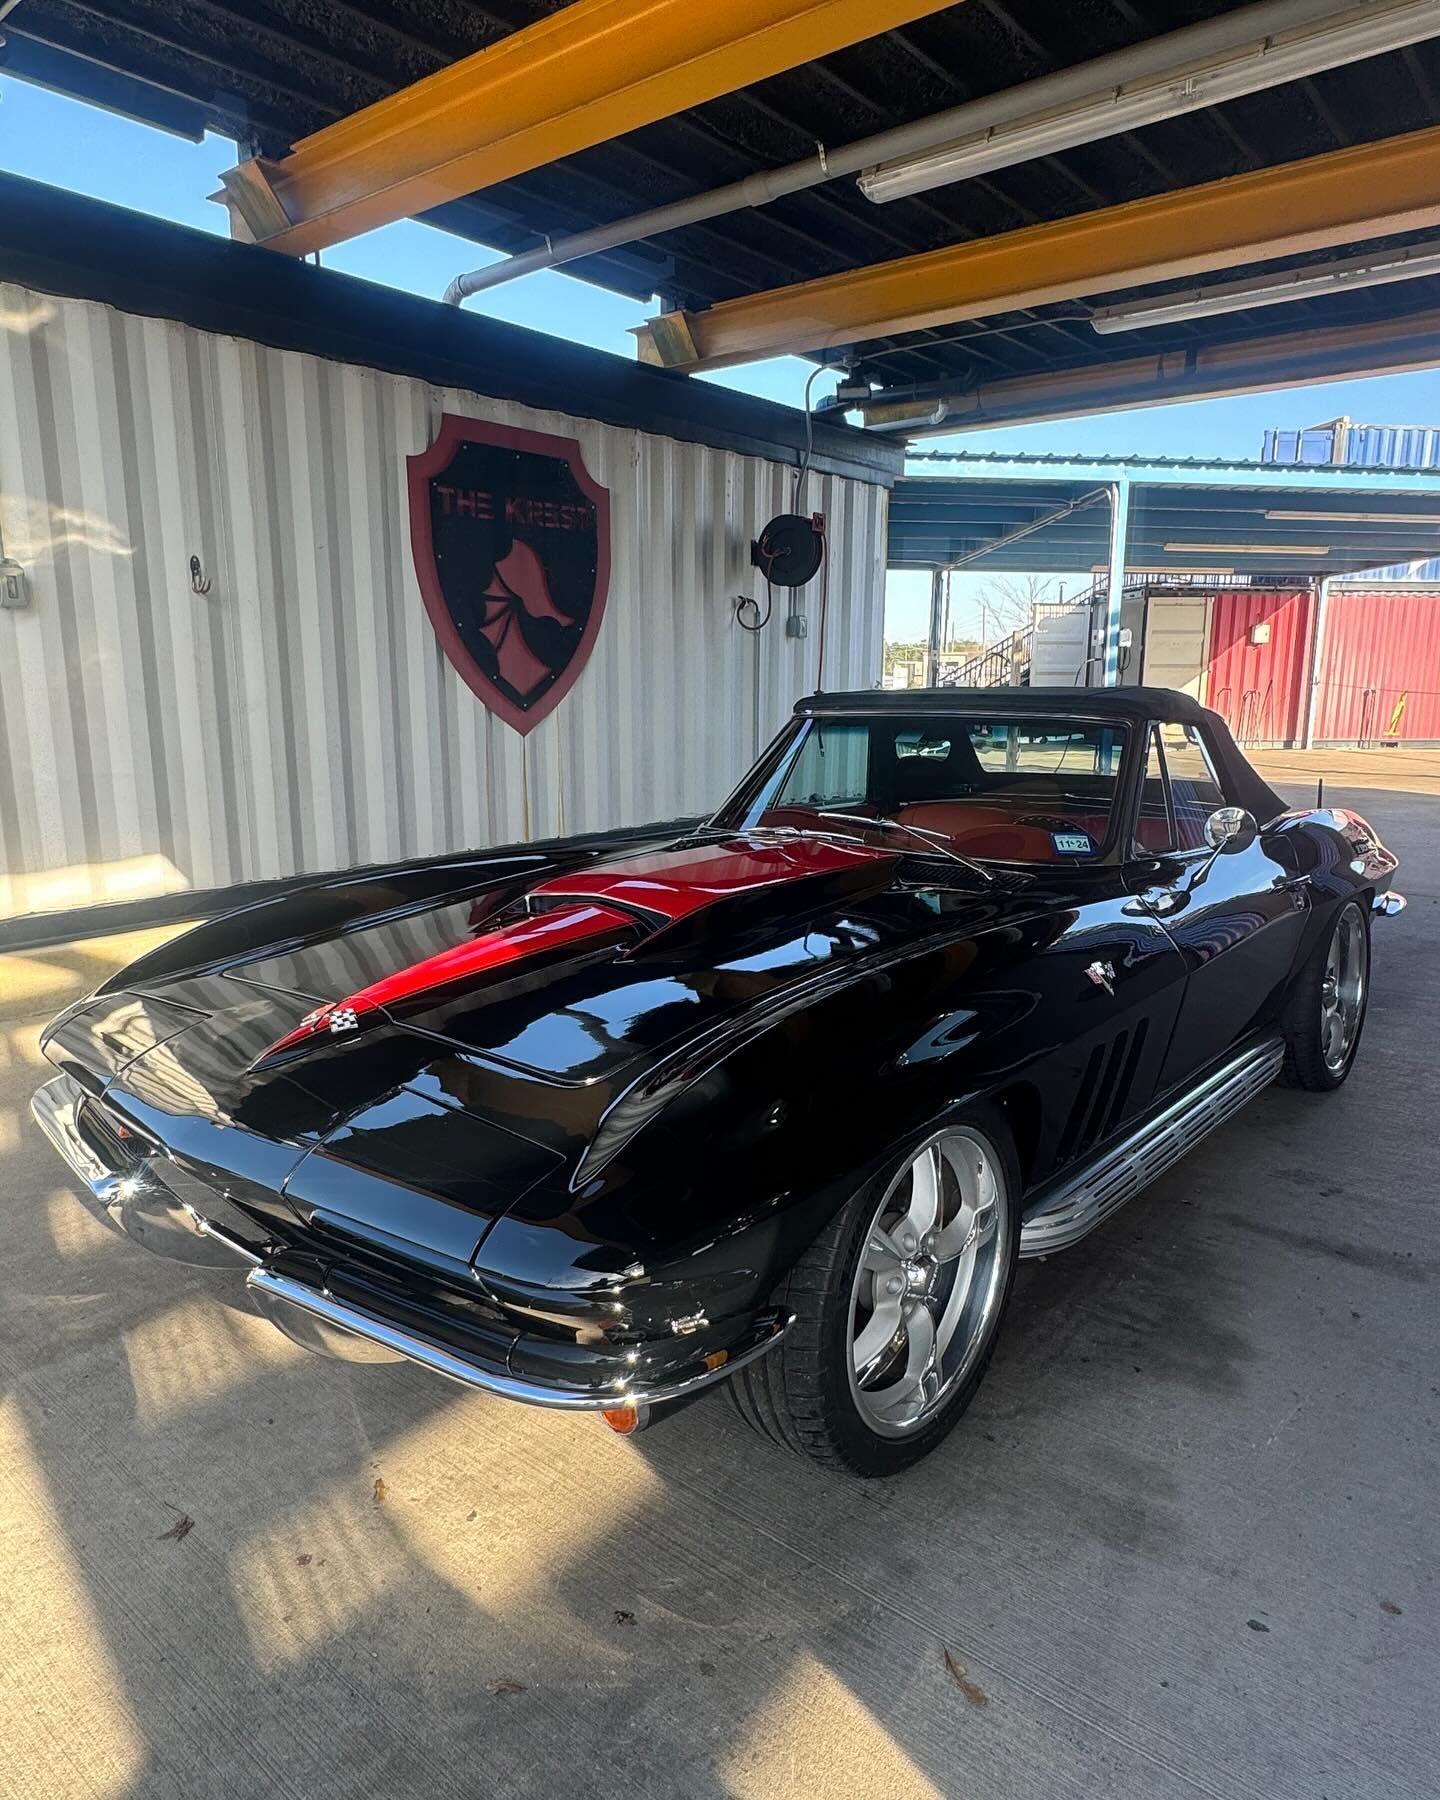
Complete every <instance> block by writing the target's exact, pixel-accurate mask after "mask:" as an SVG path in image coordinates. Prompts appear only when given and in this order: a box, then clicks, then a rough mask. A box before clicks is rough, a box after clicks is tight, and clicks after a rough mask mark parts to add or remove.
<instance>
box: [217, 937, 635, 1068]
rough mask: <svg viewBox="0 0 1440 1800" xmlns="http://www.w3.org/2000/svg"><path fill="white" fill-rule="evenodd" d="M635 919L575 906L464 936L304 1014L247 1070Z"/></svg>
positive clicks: (261, 1066) (585, 940) (260, 1066)
mask: <svg viewBox="0 0 1440 1800" xmlns="http://www.w3.org/2000/svg"><path fill="white" fill-rule="evenodd" d="M634 925H635V920H634V919H633V917H631V916H630V915H629V914H627V913H622V912H619V911H617V910H616V909H615V908H614V907H609V906H597V905H594V904H581V903H577V904H576V905H574V906H558V907H555V908H554V909H553V910H552V911H550V912H545V913H538V914H536V915H535V916H533V917H531V918H525V919H520V920H517V921H516V922H515V923H514V924H512V925H503V926H501V927H500V928H499V930H497V931H487V932H484V933H482V934H481V936H479V937H475V938H469V939H467V940H466V941H465V942H464V943H463V944H456V945H455V946H454V947H453V948H452V949H449V950H441V951H440V952H439V953H438V954H437V955H435V956H427V957H426V958H425V959H424V961H423V962H418V963H412V964H411V965H410V966H409V967H408V968H405V969H397V970H396V971H395V973H394V974H393V975H385V976H383V977H382V978H381V979H380V980H379V981H375V982H372V983H371V984H370V986H369V987H365V988H361V989H360V990H359V992H358V993H354V994H351V995H350V996H349V997H348V998H347V999H344V1000H334V1001H330V1002H329V1003H327V1004H326V1005H324V1006H317V1007H316V1009H315V1010H314V1012H310V1013H306V1015H305V1017H304V1018H303V1019H302V1020H301V1021H300V1023H299V1024H298V1025H297V1026H296V1027H295V1029H294V1031H291V1032H288V1033H287V1034H286V1035H285V1036H284V1037H282V1038H280V1039H278V1040H277V1041H276V1042H275V1043H273V1044H272V1045H271V1046H270V1048H269V1049H268V1050H266V1051H264V1052H263V1053H262V1054H261V1055H260V1056H257V1057H256V1059H255V1061H254V1062H253V1063H252V1064H251V1065H250V1066H251V1068H252V1069H259V1068H263V1067H265V1066H267V1065H268V1064H269V1063H271V1062H273V1061H275V1060H276V1059H277V1058H280V1057H284V1056H286V1055H288V1054H289V1052H291V1051H292V1050H298V1049H301V1048H303V1047H304V1046H306V1045H309V1044H313V1043H314V1042H315V1041H316V1040H317V1039H320V1038H325V1037H343V1036H345V1035H347V1034H348V1033H350V1032H352V1031H358V1030H359V1029H360V1028H361V1026H362V1025H363V1024H364V1022H365V1021H366V1019H367V1018H369V1017H372V1016H374V1015H375V1014H378V1013H380V1012H381V1011H382V1010H383V1009H384V1008H385V1007H387V1006H392V1005H395V1004H396V1003H397V1002H399V1001H401V1000H410V999H413V998H414V997H415V996H416V995H417V994H428V993H432V992H434V991H435V990H436V989H438V988H444V987H449V986H451V985H452V984H454V983H455V982H459V981H470V980H473V979H474V978H475V977H476V976H477V975H488V974H489V973H490V972H491V971H492V970H495V969H502V968H505V967H506V966H507V965H508V964H510V963H517V962H522V961H525V960H527V959H529V958H531V957H537V956H545V955H548V954H549V953H550V952H552V951H556V950H568V949H571V948H573V947H574V946H576V945H580V944H583V943H585V942H587V941H588V940H589V939H591V938H604V937H614V936H615V935H617V934H618V933H621V932H625V931H628V930H633V929H634Z"/></svg>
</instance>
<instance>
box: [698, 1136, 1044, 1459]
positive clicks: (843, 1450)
mask: <svg viewBox="0 0 1440 1800" xmlns="http://www.w3.org/2000/svg"><path fill="white" fill-rule="evenodd" d="M957 1129H958V1130H962V1131H963V1132H965V1133H968V1134H970V1135H971V1136H973V1137H975V1138H977V1139H979V1140H980V1142H981V1144H982V1146H983V1147H984V1149H985V1150H986V1151H987V1152H988V1153H989V1155H990V1156H991V1158H992V1161H993V1163H994V1166H995V1168H996V1171H997V1174H998V1176H999V1177H1000V1178H1001V1179H998V1180H997V1183H996V1185H997V1188H998V1189H1001V1190H1002V1191H1001V1192H1000V1193H999V1197H998V1203H997V1204H998V1208H999V1223H998V1225H997V1230H998V1231H999V1232H1001V1233H1002V1234H1003V1235H1002V1237H1001V1239H1000V1242H999V1247H997V1250H996V1252H995V1261H996V1265H997V1286H996V1287H995V1289H994V1290H992V1291H993V1292H994V1293H995V1295H996V1296H997V1297H996V1299H995V1300H994V1301H993V1302H992V1303H991V1304H992V1306H993V1310H992V1311H990V1312H989V1313H988V1314H987V1316H986V1318H985V1319H984V1320H983V1321H982V1333H981V1335H980V1337H979V1338H977V1340H976V1341H977V1342H978V1351H976V1352H973V1353H972V1354H973V1361H972V1362H971V1363H970V1366H969V1368H968V1371H967V1372H966V1373H965V1375H964V1378H963V1380H961V1381H959V1382H958V1384H957V1385H956V1387H955V1388H954V1390H953V1391H952V1392H951V1393H950V1394H948V1395H947V1396H946V1398H945V1399H944V1401H943V1403H942V1404H940V1405H939V1406H938V1407H937V1408H936V1410H935V1412H934V1414H933V1415H932V1416H931V1417H929V1418H927V1419H924V1420H922V1421H921V1422H920V1423H919V1424H917V1425H916V1427H915V1428H914V1429H913V1431H910V1432H908V1433H907V1434H906V1435H904V1436H898V1437H897V1436H882V1435H880V1434H879V1433H878V1432H877V1431H876V1430H875V1429H873V1428H872V1427H871V1425H870V1423H869V1422H868V1420H867V1418H866V1416H865V1414H864V1413H863V1412H862V1410H861V1408H860V1405H859V1403H858V1402H857V1399H856V1397H855V1394H854V1393H853V1392H852V1383H851V1337H850V1331H851V1322H852V1321H851V1293H852V1287H853V1286H854V1283H855V1280H856V1271H857V1266H858V1264H859V1261H860V1257H861V1254H862V1252H863V1250H864V1248H865V1245H866V1243H867V1241H868V1240H869V1237H870V1231H871V1226H872V1223H873V1222H874V1221H875V1218H876V1212H877V1208H878V1207H879V1206H880V1205H881V1202H882V1200H883V1199H884V1197H885V1195H886V1194H887V1192H888V1191H889V1190H890V1189H891V1187H892V1186H893V1184H894V1182H895V1180H896V1179H897V1176H902V1175H903V1171H904V1170H905V1169H907V1168H908V1167H909V1165H910V1162H911V1160H912V1157H913V1155H914V1152H915V1149H916V1148H918V1147H919V1146H914V1147H912V1148H910V1149H906V1150H905V1151H903V1152H899V1151H897V1153H896V1156H895V1158H894V1160H893V1161H892V1162H891V1163H890V1164H889V1165H888V1167H887V1169H886V1170H885V1172H884V1173H883V1174H882V1175H881V1176H879V1177H878V1178H877V1179H876V1180H874V1181H872V1182H869V1183H867V1184H866V1186H865V1187H864V1188H862V1189H861V1190H860V1192H859V1193H857V1194H856V1195H855V1196H854V1198H853V1199H852V1200H851V1201H850V1202H849V1204H848V1205H847V1206H845V1207H844V1208H843V1209H842V1210H841V1212H840V1213H839V1215H838V1216H837V1217H836V1218H835V1219H834V1221H833V1222H832V1223H831V1224H830V1225H829V1226H828V1227H827V1228H826V1229H825V1231H823V1232H822V1233H821V1234H820V1236H819V1237H818V1238H817V1239H816V1241H815V1242H814V1243H813V1244H812V1245H811V1246H810V1248H809V1250H808V1251H807V1252H806V1253H805V1255H804V1256H802V1257H801V1259H800V1260H799V1262H798V1263H797V1264H796V1265H795V1267H794V1268H793V1269H792V1270H791V1272H790V1274H789V1276H788V1277H787V1279H786V1280H785V1281H783V1282H782V1283H781V1284H780V1286H779V1287H778V1288H777V1289H776V1291H775V1294H774V1297H773V1303H774V1304H775V1305H778V1306H783V1307H785V1308H787V1309H788V1310H789V1311H790V1312H792V1313H794V1315H795V1323H794V1324H793V1325H792V1326H791V1328H790V1330H789V1332H788V1333H787V1335H786V1337H785V1338H784V1340H783V1341H782V1343H781V1344H780V1345H779V1347H778V1348H777V1349H775V1350H774V1351H772V1352H771V1353H770V1354H769V1355H768V1356H762V1357H761V1358H760V1359H759V1360H758V1361H757V1362H754V1363H752V1364H751V1365H750V1366H749V1367H748V1368H746V1369H743V1370H741V1371H740V1373H739V1374H738V1375H736V1377H735V1379H734V1380H733V1381H731V1382H729V1383H727V1384H726V1385H727V1386H728V1388H729V1391H730V1395H731V1398H732V1399H733V1401H734V1403H735V1406H736V1408H737V1410H738V1411H739V1413H740V1416H741V1418H742V1419H744V1420H745V1422H746V1424H747V1425H749V1426H751V1428H752V1429H753V1430H755V1431H758V1432H759V1433H760V1434H761V1435H762V1436H763V1437H767V1438H769V1439H770V1440H771V1442H772V1443H775V1444H778V1445H780V1446H781V1448H783V1449H786V1450H793V1451H794V1452H796V1453H797V1454H798V1455H802V1456H809V1457H812V1458H813V1459H814V1460H815V1461H816V1462H819V1463H823V1464H825V1465H827V1466H828V1467H830V1468H833V1469H840V1470H843V1471H845V1472H847V1473H849V1474H852V1475H861V1476H878V1475H895V1474H898V1473H899V1472H900V1471H901V1470H902V1469H906V1468H908V1467H909V1466H910V1465H911V1464H912V1463H915V1462H918V1461H919V1459H920V1458H921V1457H922V1456H926V1455H928V1454H929V1453H930V1451H932V1450H933V1449H934V1448H935V1447H936V1445H937V1444H939V1443H940V1441H941V1439H942V1438H944V1437H945V1436H946V1435H947V1434H948V1433H949V1432H950V1431H951V1430H953V1429H954V1427H955V1425H956V1424H957V1423H958V1421H959V1419H960V1416H961V1414H962V1413H963V1412H964V1411H965V1409H966V1407H967V1406H969V1404H970V1402H971V1400H972V1399H973V1398H974V1395H975V1391H976V1389H977V1388H978V1387H979V1385H980V1382H981V1380H982V1379H983V1377H984V1374H985V1370H986V1368H987V1367H988V1366H989V1362H990V1358H991V1355H992V1354H993V1352H994V1349H995V1344H996V1341H997V1339H998V1337H999V1334H1000V1325H1001V1322H1002V1321H1003V1319H1004V1316H1005V1311H1006V1308H1007V1307H1008V1305H1009V1300H1010V1289H1011V1286H1012V1284H1013V1282H1014V1278H1015V1264H1016V1260H1017V1257H1018V1254H1019V1248H1020V1170H1019V1161H1018V1158H1017V1157H1016V1154H1015V1144H1014V1140H1013V1139H1012V1137H1011V1135H1010V1131H1009V1129H1008V1127H1007V1126H1006V1124H1005V1121H1004V1119H1003V1118H1002V1117H1001V1115H1000V1114H999V1112H998V1111H997V1110H996V1109H995V1108H993V1107H989V1106H979V1105H977V1106H974V1107H969V1108H967V1109H966V1110H965V1112H964V1113H963V1114H960V1115H957V1116H956V1117H955V1118H954V1119H953V1120H949V1121H947V1130H957Z"/></svg>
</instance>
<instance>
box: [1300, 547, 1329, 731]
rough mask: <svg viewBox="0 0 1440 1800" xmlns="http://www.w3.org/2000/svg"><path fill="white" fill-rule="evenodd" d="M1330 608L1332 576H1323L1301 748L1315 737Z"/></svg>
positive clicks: (1316, 616) (1312, 635)
mask: <svg viewBox="0 0 1440 1800" xmlns="http://www.w3.org/2000/svg"><path fill="white" fill-rule="evenodd" d="M1329 609H1330V577H1329V576H1328V575H1325V576H1322V577H1321V581H1320V590H1319V592H1318V593H1317V594H1316V596H1315V629H1314V631H1313V632H1312V633H1311V634H1310V684H1309V686H1308V688H1307V689H1306V693H1305V729H1304V730H1303V731H1302V732H1301V733H1300V748H1301V749H1302V750H1308V749H1310V748H1311V746H1312V744H1313V742H1314V738H1315V705H1316V702H1317V700H1318V699H1319V697H1320V658H1321V656H1322V655H1323V653H1324V650H1325V615H1326V613H1327V612H1328V611H1329Z"/></svg>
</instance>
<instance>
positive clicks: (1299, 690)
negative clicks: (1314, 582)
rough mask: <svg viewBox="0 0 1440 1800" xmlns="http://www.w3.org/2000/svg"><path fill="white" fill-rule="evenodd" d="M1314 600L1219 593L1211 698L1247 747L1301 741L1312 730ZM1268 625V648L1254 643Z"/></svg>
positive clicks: (1298, 592)
mask: <svg viewBox="0 0 1440 1800" xmlns="http://www.w3.org/2000/svg"><path fill="white" fill-rule="evenodd" d="M1313 608H1314V596H1313V595H1312V594H1311V592H1310V590H1309V589H1308V588H1274V589H1272V588H1218V589H1216V590H1215V591H1214V592H1213V594H1212V596H1211V608H1210V642H1209V646H1208V651H1207V668H1206V676H1205V691H1204V700H1205V704H1206V705H1207V706H1213V707H1214V709H1215V711H1216V712H1218V713H1219V714H1221V716H1222V717H1223V718H1224V720H1225V722H1226V723H1227V724H1228V725H1229V727H1230V729H1231V731H1232V732H1233V733H1234V736H1235V740H1236V742H1237V743H1240V744H1296V743H1298V742H1299V741H1300V738H1301V735H1302V733H1303V732H1304V729H1305V696H1306V684H1307V682H1308V680H1309V667H1310V638H1311V631H1312V627H1313V619H1314V612H1313ZM1256 626H1268V627H1269V638H1268V640H1267V641H1266V642H1265V643H1261V644H1256V643H1252V642H1251V637H1252V634H1253V631H1254V628H1255V627H1256Z"/></svg>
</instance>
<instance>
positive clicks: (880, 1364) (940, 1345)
mask: <svg viewBox="0 0 1440 1800" xmlns="http://www.w3.org/2000/svg"><path fill="white" fill-rule="evenodd" d="M1004 1184H1005V1173H1004V1169H1003V1166H1002V1163H1001V1159H1000V1158H999V1156H998V1155H997V1154H996V1152H995V1150H994V1147H993V1146H992V1145H990V1144H988V1143H987V1142H986V1140H985V1139H984V1137H983V1136H982V1135H981V1134H980V1133H978V1132H975V1131H971V1130H968V1129H964V1128H957V1129H954V1130H951V1131H946V1132H942V1133H941V1134H940V1135H938V1136H937V1137H935V1138H932V1139H931V1140H930V1142H929V1143H927V1144H925V1145H923V1146H922V1147H921V1148H920V1150H919V1151H918V1152H917V1153H916V1154H915V1156H914V1157H913V1158H912V1160H911V1161H910V1162H909V1163H908V1164H907V1165H906V1166H905V1167H903V1168H902V1169H901V1171H900V1173H899V1174H898V1175H897V1176H896V1177H895V1179H894V1180H893V1181H892V1182H891V1183H890V1185H889V1187H888V1188H887V1189H886V1191H885V1193H884V1196H883V1197H882V1199H881V1201H880V1204H879V1206H878V1207H877V1208H876V1209H875V1214H874V1217H873V1219H872V1220H871V1223H870V1226H869V1230H868V1234H867V1237H866V1240H865V1244H864V1247H863V1249H862V1250H861V1253H860V1259H859V1263H858V1265H857V1267H856V1270H855V1277H854V1281H853V1283H852V1285H851V1291H850V1318H849V1344H850V1387H851V1393H852V1395H853V1397H854V1400H855V1404H856V1407H857V1408H858V1410H859V1412H860V1414H861V1417H862V1418H863V1419H864V1421H865V1423H866V1424H867V1425H868V1426H869V1428H870V1429H871V1430H872V1431H874V1432H876V1433H877V1434H879V1435H880V1436H882V1437H900V1436H903V1435H905V1434H907V1433H909V1432H913V1431H916V1430H918V1429H919V1428H920V1427H922V1426H924V1425H925V1424H926V1423H927V1422H928V1421H929V1420H930V1419H931V1418H933V1417H934V1416H935V1414H936V1413H937V1412H938V1411H939V1410H940V1408H941V1407H943V1406H944V1404H945V1402H946V1401H947V1400H948V1399H949V1397H950V1396H951V1395H952V1394H953V1393H954V1391H955V1390H956V1389H957V1388H958V1387H959V1386H960V1385H961V1384H962V1383H963V1382H964V1380H965V1378H966V1376H967V1375H968V1374H969V1373H970V1372H971V1370H972V1369H973V1367H974V1365H975V1363H976V1360H977V1359H978V1358H979V1356H980V1355H981V1353H982V1352H983V1351H984V1349H985V1348H986V1346H987V1344H988V1343H989V1340H990V1338H991V1335H992V1329H993V1326H994V1324H995V1319H996V1315H997V1313H998V1311H999V1309H1000V1307H1001V1305H1002V1303H1003V1300H1004V1297H1005V1285H1006V1275H1007V1271H1008V1269H1009V1266H1010V1250H1011V1246H1010V1244H1009V1241H1008V1237H1009V1233H1010V1232H1011V1230H1012V1229H1013V1225H1012V1209H1011V1208H1010V1206H1009V1205H1008V1204H1007V1199H1008V1196H1007V1195H1006V1193H1005V1186H1004Z"/></svg>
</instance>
